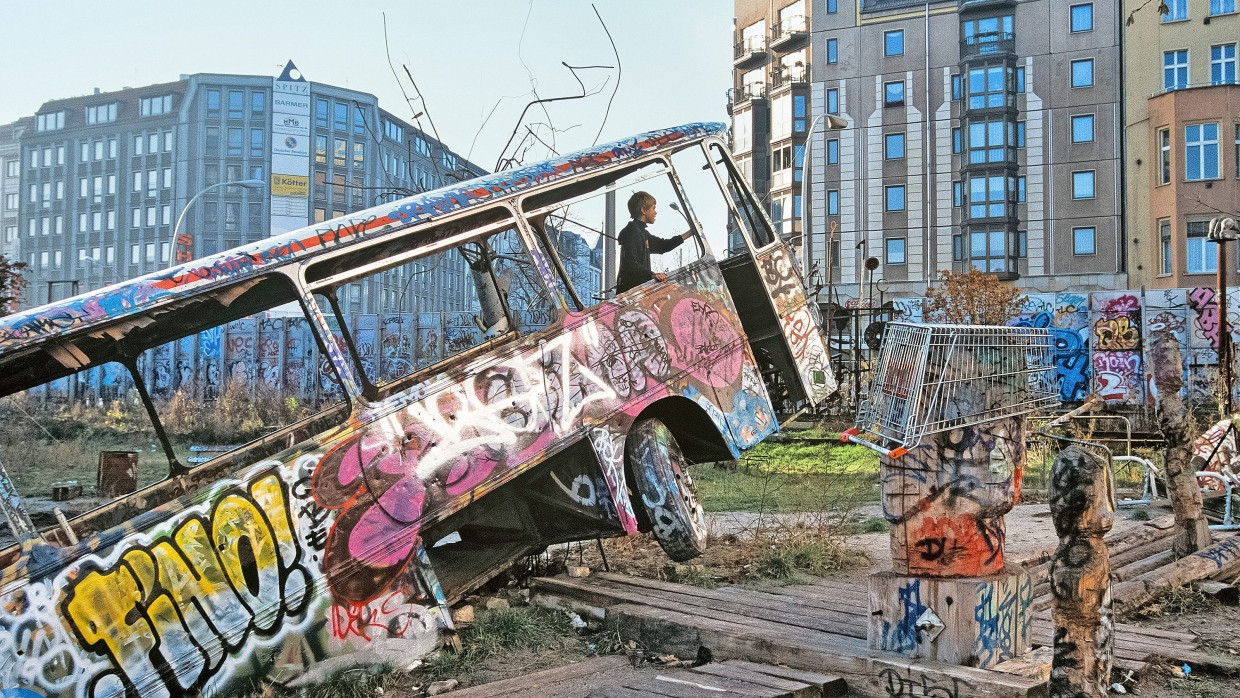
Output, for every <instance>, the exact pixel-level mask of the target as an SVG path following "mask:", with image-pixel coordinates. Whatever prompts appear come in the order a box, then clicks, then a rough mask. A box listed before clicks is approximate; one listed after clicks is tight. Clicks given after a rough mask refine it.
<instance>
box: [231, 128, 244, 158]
mask: <svg viewBox="0 0 1240 698" xmlns="http://www.w3.org/2000/svg"><path fill="white" fill-rule="evenodd" d="M228 154H229V155H230V156H232V157H241V129H239V128H230V129H228Z"/></svg>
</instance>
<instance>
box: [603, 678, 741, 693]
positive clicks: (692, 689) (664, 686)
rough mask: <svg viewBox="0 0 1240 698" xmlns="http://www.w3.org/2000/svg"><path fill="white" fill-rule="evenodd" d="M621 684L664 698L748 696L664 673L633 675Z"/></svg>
mask: <svg viewBox="0 0 1240 698" xmlns="http://www.w3.org/2000/svg"><path fill="white" fill-rule="evenodd" d="M619 685H621V686H623V687H624V688H631V689H634V690H638V691H642V695H647V696H664V698H748V696H745V694H743V693H736V692H734V691H728V690H724V689H720V688H715V687H711V688H704V687H703V686H702V685H701V684H695V683H687V682H685V681H682V680H679V679H673V678H672V677H670V676H666V675H663V674H659V675H656V676H640V677H632V678H630V679H629V680H627V681H625V682H623V683H621V684H619Z"/></svg>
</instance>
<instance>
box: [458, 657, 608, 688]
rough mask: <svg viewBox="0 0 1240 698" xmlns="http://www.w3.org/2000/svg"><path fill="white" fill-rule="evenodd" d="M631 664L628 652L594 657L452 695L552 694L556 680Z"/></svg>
mask: <svg viewBox="0 0 1240 698" xmlns="http://www.w3.org/2000/svg"><path fill="white" fill-rule="evenodd" d="M631 668H632V665H631V663H630V662H629V658H628V657H627V656H625V655H609V656H606V657H595V658H593V659H587V660H585V661H581V662H576V663H573V664H566V665H564V666H560V667H555V668H554V669H547V670H545V671H537V672H534V673H533V674H527V675H525V676H516V677H513V678H511V679H504V680H502V681H494V682H492V683H485V684H480V685H478V686H470V687H469V688H462V689H458V690H455V691H453V692H452V696H453V698H484V697H485V696H519V695H529V694H530V693H534V692H537V693H539V694H541V695H543V696H547V695H549V693H548V689H549V688H550V687H551V686H554V685H556V684H560V683H564V682H569V681H573V680H579V679H581V678H583V677H594V676H597V675H599V674H605V673H607V672H612V671H615V670H617V669H631Z"/></svg>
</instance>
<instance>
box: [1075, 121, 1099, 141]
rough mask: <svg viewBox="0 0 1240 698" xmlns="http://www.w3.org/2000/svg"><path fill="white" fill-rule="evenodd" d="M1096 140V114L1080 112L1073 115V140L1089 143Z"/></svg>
mask: <svg viewBox="0 0 1240 698" xmlns="http://www.w3.org/2000/svg"><path fill="white" fill-rule="evenodd" d="M1093 140H1094V115H1093V114H1079V115H1077V116H1074V117H1072V142H1073V143H1089V142H1091V141H1093Z"/></svg>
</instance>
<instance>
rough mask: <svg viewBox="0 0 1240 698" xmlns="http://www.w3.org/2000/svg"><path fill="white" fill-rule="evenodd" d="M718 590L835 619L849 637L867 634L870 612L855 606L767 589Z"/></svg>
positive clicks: (842, 632)
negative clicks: (835, 606) (834, 604)
mask: <svg viewBox="0 0 1240 698" xmlns="http://www.w3.org/2000/svg"><path fill="white" fill-rule="evenodd" d="M717 591H718V592H719V593H721V594H725V595H727V596H731V597H734V598H736V599H738V600H739V599H746V600H754V601H757V602H762V603H769V604H772V605H781V606H783V607H789V606H790V607H792V608H796V609H800V612H801V613H805V614H812V615H813V616H815V617H817V618H821V619H823V620H828V621H833V622H835V623H839V624H840V625H841V628H840V630H838V631H836V632H838V634H840V635H848V636H849V637H859V638H864V637H865V634H866V625H867V624H868V623H869V614H868V613H864V612H862V611H861V610H860V609H855V608H831V607H830V606H831V602H829V601H822V600H820V599H807V598H798V597H795V596H786V595H784V594H778V593H773V592H767V591H749V590H748V589H736V588H732V587H720V588H719V589H717Z"/></svg>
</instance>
